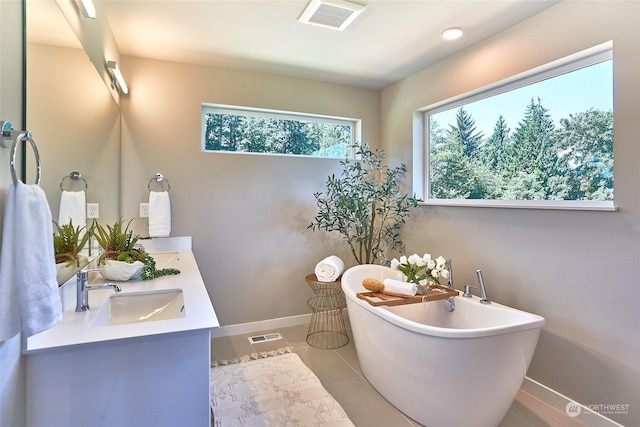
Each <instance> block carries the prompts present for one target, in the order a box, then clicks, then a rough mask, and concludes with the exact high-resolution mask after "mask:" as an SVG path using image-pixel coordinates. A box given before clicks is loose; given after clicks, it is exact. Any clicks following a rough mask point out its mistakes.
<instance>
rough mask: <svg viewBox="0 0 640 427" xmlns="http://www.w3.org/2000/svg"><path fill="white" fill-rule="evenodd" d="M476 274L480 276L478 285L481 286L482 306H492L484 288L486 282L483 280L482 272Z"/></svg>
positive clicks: (477, 271) (478, 271)
mask: <svg viewBox="0 0 640 427" xmlns="http://www.w3.org/2000/svg"><path fill="white" fill-rule="evenodd" d="M476 274H477V275H478V284H479V285H480V294H481V298H480V302H481V303H482V304H491V301H489V298H487V290H486V289H485V287H484V280H482V270H476Z"/></svg>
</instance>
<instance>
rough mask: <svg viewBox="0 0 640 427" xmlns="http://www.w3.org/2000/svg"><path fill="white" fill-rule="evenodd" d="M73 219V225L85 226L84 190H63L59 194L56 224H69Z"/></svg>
mask: <svg viewBox="0 0 640 427" xmlns="http://www.w3.org/2000/svg"><path fill="white" fill-rule="evenodd" d="M69 220H71V221H73V227H74V228H75V227H81V228H82V227H86V226H87V202H86V200H85V192H84V191H63V192H62V194H61V195H60V209H59V215H58V224H59V225H61V226H62V225H64V224H69Z"/></svg>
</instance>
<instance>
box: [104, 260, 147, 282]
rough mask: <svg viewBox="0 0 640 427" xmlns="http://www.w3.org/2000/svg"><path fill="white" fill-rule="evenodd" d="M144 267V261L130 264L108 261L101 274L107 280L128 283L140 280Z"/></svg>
mask: <svg viewBox="0 0 640 427" xmlns="http://www.w3.org/2000/svg"><path fill="white" fill-rule="evenodd" d="M142 267H144V264H143V263H142V261H135V262H134V263H131V264H129V263H128V262H124V261H114V260H111V259H108V260H106V261H105V263H104V266H103V267H102V268H101V269H100V274H101V275H102V277H104V278H105V279H106V280H113V281H116V282H126V281H127V280H131V279H139V278H140V273H142Z"/></svg>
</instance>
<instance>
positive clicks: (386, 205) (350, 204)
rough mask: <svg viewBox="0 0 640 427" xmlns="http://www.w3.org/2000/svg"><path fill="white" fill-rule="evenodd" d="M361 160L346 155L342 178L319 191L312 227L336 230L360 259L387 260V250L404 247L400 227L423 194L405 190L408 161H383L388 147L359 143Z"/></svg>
mask: <svg viewBox="0 0 640 427" xmlns="http://www.w3.org/2000/svg"><path fill="white" fill-rule="evenodd" d="M356 153H357V155H358V157H359V160H355V161H352V160H349V159H345V160H343V161H341V162H340V164H341V165H342V167H343V171H342V174H341V175H340V177H336V176H335V175H331V176H329V177H328V178H327V182H326V187H327V188H326V191H325V192H319V193H314V197H315V199H316V203H317V205H318V214H317V215H316V216H315V218H314V220H313V222H312V223H311V225H309V228H311V229H313V230H325V231H337V232H338V233H340V234H341V235H342V236H343V237H344V239H345V240H346V242H347V244H348V245H349V247H350V248H351V253H352V254H353V256H354V258H355V259H356V261H357V262H358V263H359V264H375V263H384V262H386V261H387V260H388V259H387V257H386V256H385V250H387V249H391V250H402V249H403V243H402V240H401V238H400V230H401V228H402V226H403V225H404V224H405V221H406V219H407V218H408V217H409V215H410V212H411V209H412V208H414V207H416V206H417V205H418V203H419V202H420V200H419V199H416V198H415V197H411V196H409V195H407V194H404V193H403V192H402V191H401V190H400V180H401V178H402V176H403V175H404V173H405V172H406V167H405V165H401V166H397V167H389V166H386V165H383V160H384V152H383V150H381V149H376V150H371V148H370V147H369V145H368V144H362V145H361V146H356Z"/></svg>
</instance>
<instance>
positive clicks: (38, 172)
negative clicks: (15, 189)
mask: <svg viewBox="0 0 640 427" xmlns="http://www.w3.org/2000/svg"><path fill="white" fill-rule="evenodd" d="M20 142H25V143H26V142H29V143H30V144H31V148H33V153H34V155H35V157H36V185H40V178H41V176H42V169H41V168H40V153H38V146H37V145H36V143H35V141H34V140H33V138H31V137H30V136H29V135H28V132H27V133H21V134H19V135H18V137H17V138H16V140H15V141H14V142H13V146H12V147H11V160H10V165H11V178H13V183H14V184H17V183H18V176H17V174H16V153H17V151H18V143H20Z"/></svg>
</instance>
